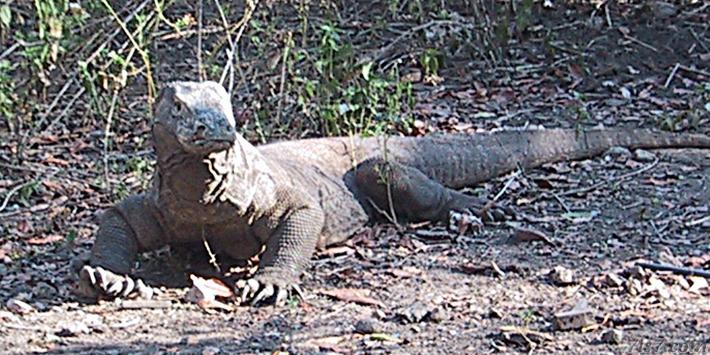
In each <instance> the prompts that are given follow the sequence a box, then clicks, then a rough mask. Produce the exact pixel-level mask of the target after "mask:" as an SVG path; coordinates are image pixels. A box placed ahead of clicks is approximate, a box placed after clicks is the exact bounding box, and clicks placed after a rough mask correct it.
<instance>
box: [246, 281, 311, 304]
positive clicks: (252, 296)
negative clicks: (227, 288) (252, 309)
mask: <svg viewBox="0 0 710 355" xmlns="http://www.w3.org/2000/svg"><path fill="white" fill-rule="evenodd" d="M236 287H237V289H241V290H242V291H241V302H242V303H249V304H250V305H252V306H257V305H274V306H283V305H284V304H286V300H288V296H289V290H291V289H292V290H294V291H295V294H296V295H298V296H301V295H302V294H303V292H302V291H301V289H300V288H299V287H298V286H297V285H288V284H286V285H277V284H275V283H272V282H263V281H262V282H260V281H259V280H258V279H256V278H252V279H248V280H239V281H238V282H237V284H236Z"/></svg>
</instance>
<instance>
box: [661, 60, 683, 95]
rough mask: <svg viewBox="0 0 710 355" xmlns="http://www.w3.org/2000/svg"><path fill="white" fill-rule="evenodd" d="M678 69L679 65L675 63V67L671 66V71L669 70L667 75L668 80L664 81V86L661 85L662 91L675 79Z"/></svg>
mask: <svg viewBox="0 0 710 355" xmlns="http://www.w3.org/2000/svg"><path fill="white" fill-rule="evenodd" d="M678 68H680V63H675V66H673V70H671V73H670V74H669V75H668V79H666V82H665V84H663V88H664V89H668V85H670V84H671V81H672V80H673V78H674V77H675V74H676V73H677V72H678Z"/></svg>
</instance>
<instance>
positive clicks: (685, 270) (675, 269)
mask: <svg viewBox="0 0 710 355" xmlns="http://www.w3.org/2000/svg"><path fill="white" fill-rule="evenodd" d="M636 265H638V266H640V267H642V268H644V269H649V270H654V271H670V272H672V273H674V274H678V275H685V276H693V275H694V276H702V277H706V278H710V271H708V270H704V269H695V268H690V267H684V266H675V265H670V264H660V263H647V262H637V263H636Z"/></svg>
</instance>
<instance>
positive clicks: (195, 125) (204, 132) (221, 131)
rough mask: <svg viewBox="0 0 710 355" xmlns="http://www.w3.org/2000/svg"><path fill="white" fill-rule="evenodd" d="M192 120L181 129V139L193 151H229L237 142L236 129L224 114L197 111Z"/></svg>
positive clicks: (209, 110)
mask: <svg viewBox="0 0 710 355" xmlns="http://www.w3.org/2000/svg"><path fill="white" fill-rule="evenodd" d="M192 118H193V119H192V120H184V121H183V122H182V124H181V125H180V128H179V134H178V135H179V138H180V140H181V141H182V143H183V144H184V145H187V146H189V147H190V148H192V150H195V151H201V152H212V151H218V150H223V149H227V148H229V147H231V146H232V144H234V142H235V140H236V129H235V128H234V126H233V125H232V124H230V122H229V120H228V119H227V117H225V115H224V113H222V112H219V111H218V110H215V109H211V108H207V109H195V110H194V111H193V115H192Z"/></svg>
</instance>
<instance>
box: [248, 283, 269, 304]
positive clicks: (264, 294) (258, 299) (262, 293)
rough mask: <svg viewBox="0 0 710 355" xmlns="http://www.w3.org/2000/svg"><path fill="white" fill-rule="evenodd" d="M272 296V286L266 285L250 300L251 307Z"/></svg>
mask: <svg viewBox="0 0 710 355" xmlns="http://www.w3.org/2000/svg"><path fill="white" fill-rule="evenodd" d="M273 295H274V285H272V284H266V285H264V288H262V289H261V291H259V293H258V294H257V295H256V296H255V297H254V299H252V300H251V305H252V306H256V305H257V304H258V303H259V302H261V301H262V300H263V299H266V298H269V297H271V296H273Z"/></svg>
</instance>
